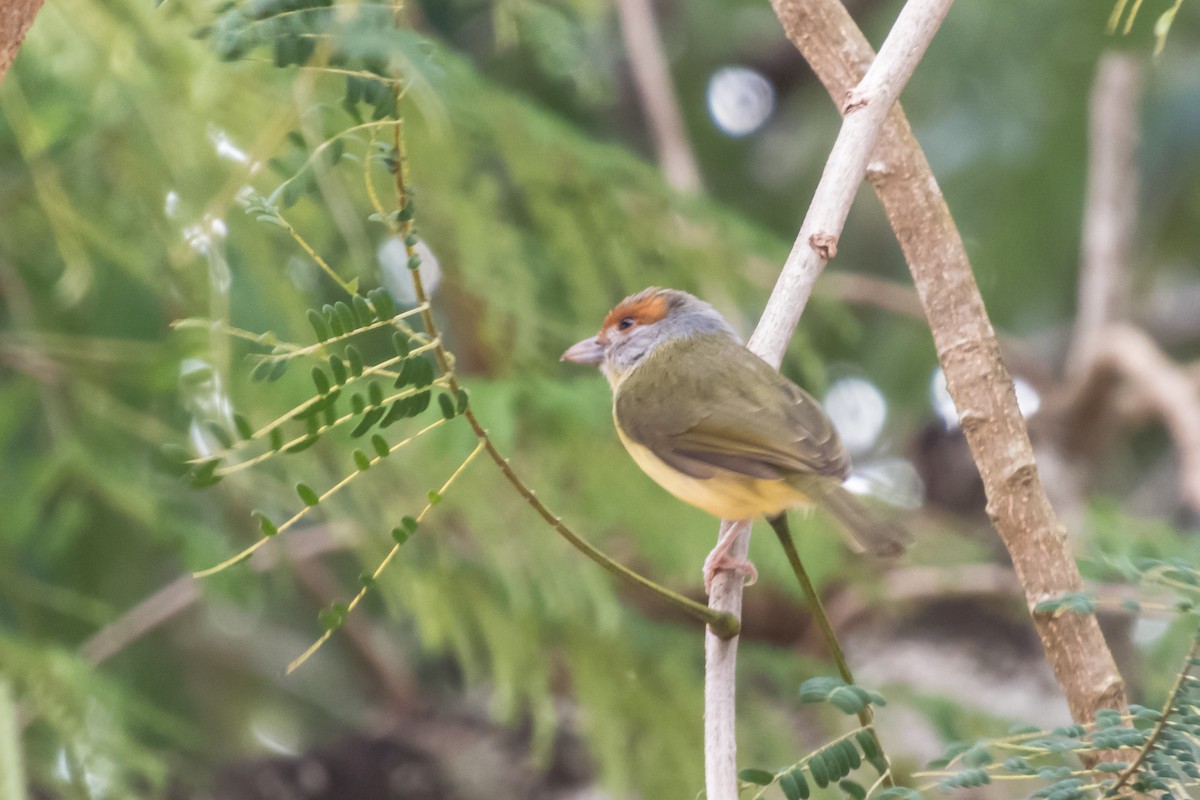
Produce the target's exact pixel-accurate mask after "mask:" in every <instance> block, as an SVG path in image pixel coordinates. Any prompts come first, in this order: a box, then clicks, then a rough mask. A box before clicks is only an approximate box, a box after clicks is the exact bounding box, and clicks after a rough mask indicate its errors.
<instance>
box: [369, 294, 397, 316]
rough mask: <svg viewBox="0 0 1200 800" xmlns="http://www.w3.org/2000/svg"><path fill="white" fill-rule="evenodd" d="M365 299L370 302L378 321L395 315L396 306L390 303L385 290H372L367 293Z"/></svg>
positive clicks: (389, 296) (390, 299) (388, 295)
mask: <svg viewBox="0 0 1200 800" xmlns="http://www.w3.org/2000/svg"><path fill="white" fill-rule="evenodd" d="M367 298H368V299H369V300H370V301H371V305H372V306H373V307H374V310H375V316H376V318H378V319H379V320H381V321H382V320H385V319H391V318H392V317H394V316H395V315H396V305H395V304H394V303H393V302H392V296H391V295H390V294H388V293H387V290H386V289H382V288H380V289H372V290H371V291H369V292H367Z"/></svg>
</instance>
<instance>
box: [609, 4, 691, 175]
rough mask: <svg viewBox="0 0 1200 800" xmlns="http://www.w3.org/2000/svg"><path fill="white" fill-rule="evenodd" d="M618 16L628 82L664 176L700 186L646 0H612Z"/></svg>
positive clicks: (669, 71)
mask: <svg viewBox="0 0 1200 800" xmlns="http://www.w3.org/2000/svg"><path fill="white" fill-rule="evenodd" d="M617 17H618V19H619V20H620V23H621V37H622V38H623V39H624V40H625V53H626V55H627V56H628V57H629V66H630V71H631V72H632V74H633V85H634V87H635V88H636V89H637V94H638V99H639V100H640V101H641V105H642V113H643V114H645V115H646V121H647V122H649V123H650V133H651V134H652V136H653V138H654V150H655V152H656V153H657V154H658V163H659V166H660V167H661V168H662V171H663V177H665V178H666V179H667V183H669V184H670V185H671V186H673V187H675V188H676V189H679V190H680V191H684V192H696V191H699V190H700V188H701V187H700V168H699V167H697V166H696V157H695V155H694V154H693V153H692V146H691V143H689V142H688V137H687V128H686V127H685V126H684V124H683V114H682V113H681V112H680V110H679V99H678V98H677V97H676V95H675V86H674V85H673V84H672V82H671V70H670V69H669V67H668V65H667V59H666V56H665V55H664V54H663V46H662V38H661V37H660V36H659V33H658V25H657V24H656V23H655V21H654V9H653V8H651V7H650V0H617Z"/></svg>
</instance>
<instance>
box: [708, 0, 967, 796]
mask: <svg viewBox="0 0 1200 800" xmlns="http://www.w3.org/2000/svg"><path fill="white" fill-rule="evenodd" d="M951 2H953V0H909V2H908V3H907V4H906V5H905V6H904V8H903V9H902V10H901V11H900V15H899V17H898V18H897V20H896V24H895V25H894V26H893V28H892V32H891V33H890V34H889V35H888V38H887V41H886V42H884V45H883V48H882V49H881V50H880V53H879V57H878V58H876V59H875V61H874V62H873V63H872V65H871V68H870V69H869V70H868V71H867V74H866V75H865V76H864V77H863V79H862V80H861V81H860V82H859V84H858V86H857V87H855V88H854V90H853V91H851V92H849V94H848V96H847V99H846V103H845V105H844V108H843V110H844V112H845V114H846V119H845V121H844V122H843V124H842V128H841V130H840V131H839V133H838V137H837V140H836V141H835V142H834V145H833V150H832V151H831V152H830V154H829V159H828V160H827V161H826V163H825V171H824V173H823V174H822V175H821V181H820V183H819V184H818V185H817V190H816V193H815V194H814V195H813V200H812V203H811V204H810V205H809V208H808V213H807V214H806V215H805V218H804V223H803V224H802V225H801V226H800V232H799V234H798V236H797V237H796V243H795V244H794V245H793V247H792V251H791V253H790V254H789V255H788V258H787V261H786V262H785V263H784V266H783V270H782V271H781V272H780V275H779V279H778V281H777V282H776V284H775V288H774V290H773V291H772V293H771V297H770V299H769V300H768V301H767V307H766V309H765V310H764V311H763V315H762V318H761V319H760V320H759V323H758V327H757V328H755V331H754V335H753V336H751V337H750V342H749V344H748V345H747V346H748V347H749V348H750V350H752V351H753V352H755V353H757V354H758V355H759V356H761V357H762V358H764V359H765V360H766V361H768V362H769V363H771V364H772V365H773V366H776V367H778V366H779V363H780V361H782V359H783V353H784V350H786V348H787V343H788V341H789V340H790V339H791V337H792V333H793V332H794V331H795V329H796V324H797V322H799V320H800V314H801V312H802V311H803V310H804V305H805V304H806V303H807V302H808V298H809V295H810V294H811V293H812V286H813V283H814V282H815V281H816V278H817V275H819V274H820V272H821V270H822V269H823V268H824V266H825V263H826V262H827V261H829V260H830V259H831V258H833V257H834V256H835V255H836V254H837V240H838V237H839V236H840V235H841V232H842V228H843V227H844V225H845V224H846V217H847V216H848V215H849V213H850V204H851V203H852V202H853V200H854V196H855V194H856V193H857V192H858V188H859V186H860V185H861V184H862V182H863V178H864V176H865V175H866V173H867V164H868V161H869V159H870V156H871V152H872V150H873V149H874V147H875V141H876V139H877V138H878V136H879V132H880V130H881V129H882V127H883V123H884V120H885V119H886V117H887V113H888V110H889V109H890V108H891V107H892V105H893V104H894V103H895V102H896V98H897V97H899V95H900V90H901V89H902V88H903V87H904V84H905V83H907V82H908V79H909V77H910V76H911V75H912V73H913V70H915V69H916V66H917V63H918V62H919V61H920V60H921V56H922V55H924V53H925V49H926V48H927V47H928V45H929V42H930V41H931V40H932V39H933V35H934V33H935V32H936V31H937V29H938V26H939V25H940V24H941V21H942V19H943V18H944V17H945V15H946V12H947V11H948V10H949V8H950V4H951ZM725 524H727V523H722V525H723V526H724V525H725ZM749 529H750V528H749V525H747V526H746V528H745V532H744V533H743V534H742V535H740V536H739V537H738V541H737V543H736V547H735V549H734V551H733V552H732V555H734V557H738V554H739V553H741V554H744V553H745V552H746V550H747V549H748V548H749ZM741 580H742V579H741V577H740V576H738V575H736V574H733V573H730V572H720V573H718V574H717V577H716V579H715V580H714V582H713V592H712V594H711V595H710V596H709V606H710V607H711V608H714V609H717V610H720V611H726V612H729V611H736V612H740V609H741V600H742V586H741ZM736 658H737V644H736V642H735V641H729V642H721V643H718V642H716V641H715V637H714V636H712V635H709V637H708V640H707V641H706V646H705V680H706V686H705V728H704V731H705V785H706V787H707V795H708V798H709V800H732V799H733V798H736V797H737V753H736V748H735V744H734V742H735V736H734V730H735V729H736V717H735V712H734V708H735V707H734V686H733V683H734V674H735V670H734V667H733V664H734V662H735V661H736ZM712 681H719V682H721V683H722V684H724V685H722V686H717V687H710V686H709V685H707V684H708V682H712Z"/></svg>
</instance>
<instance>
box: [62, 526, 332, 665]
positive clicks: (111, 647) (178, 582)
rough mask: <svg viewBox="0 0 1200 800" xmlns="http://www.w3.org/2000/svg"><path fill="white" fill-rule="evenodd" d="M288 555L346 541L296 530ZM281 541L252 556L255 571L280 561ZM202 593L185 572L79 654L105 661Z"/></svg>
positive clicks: (299, 558)
mask: <svg viewBox="0 0 1200 800" xmlns="http://www.w3.org/2000/svg"><path fill="white" fill-rule="evenodd" d="M283 546H284V547H285V548H286V553H287V557H288V558H289V559H291V560H292V561H294V562H303V561H305V560H307V559H311V558H317V557H318V556H322V555H324V554H325V553H328V552H331V551H333V550H340V549H342V548H344V547H345V545H344V544H342V543H340V542H338V541H336V540H335V539H334V538H333V537H331V536H330V535H329V531H328V530H327V529H326V528H325V527H323V526H322V527H319V528H311V529H308V530H303V531H296V532H294V533H293V534H291V535H290V536H288V537H287V538H286V540H285V543H284V545H283ZM278 548H279V543H275V546H274V547H267V548H264V549H262V550H260V551H258V552H257V553H255V554H254V556H253V557H251V559H250V561H249V564H250V567H251V568H252V569H253V570H254V571H255V572H266V571H267V570H269V569H271V568H273V567H274V566H275V565H276V563H278V561H279V553H278ZM200 597H201V594H200V582H199V581H198V580H197V579H196V578H193V577H192V576H191V575H190V574H189V575H181V576H179V577H178V578H176V579H175V580H173V581H171V582H170V583H168V584H167V585H166V586H164V587H162V588H161V589H159V590H158V591H156V592H154V593H153V594H151V595H149V596H148V597H146V598H145V599H143V600H141V601H140V602H139V603H137V605H135V606H133V607H132V608H130V609H129V610H128V611H126V612H125V613H124V614H122V615H121V616H119V617H117V618H116V619H115V620H113V621H112V622H110V623H108V624H107V625H105V626H104V627H103V628H101V629H100V630H98V631H96V633H94V634H92V636H90V637H89V638H88V639H87V641H85V642H84V643H83V644H82V645H80V647H79V655H80V656H82V657H83V659H84V660H85V661H87V662H88V663H90V664H92V665H93V666H95V665H99V664H103V663H104V662H105V661H107V660H108V659H110V658H112V657H113V656H115V655H116V654H117V653H119V652H121V651H122V650H124V649H125V648H126V647H128V646H129V645H131V644H133V643H134V642H136V641H137V640H138V639H141V638H142V637H143V636H145V635H146V634H148V633H151V632H152V631H154V630H156V629H158V628H159V627H160V626H162V625H165V624H166V623H167V622H169V621H170V620H172V619H174V618H175V617H176V616H178V615H179V614H181V613H182V612H184V611H186V610H187V609H189V608H191V607H192V606H193V605H194V604H195V603H196V602H197V601H199V599H200Z"/></svg>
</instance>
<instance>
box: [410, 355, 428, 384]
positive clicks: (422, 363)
mask: <svg viewBox="0 0 1200 800" xmlns="http://www.w3.org/2000/svg"><path fill="white" fill-rule="evenodd" d="M412 365H413V368H412V370H413V371H412V382H413V386H416V387H417V388H418V389H423V388H424V387H426V386H428V385H429V384H431V383H433V362H432V361H430V360H429V359H427V358H414V359H412Z"/></svg>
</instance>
